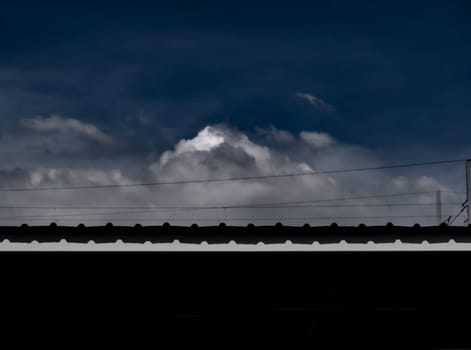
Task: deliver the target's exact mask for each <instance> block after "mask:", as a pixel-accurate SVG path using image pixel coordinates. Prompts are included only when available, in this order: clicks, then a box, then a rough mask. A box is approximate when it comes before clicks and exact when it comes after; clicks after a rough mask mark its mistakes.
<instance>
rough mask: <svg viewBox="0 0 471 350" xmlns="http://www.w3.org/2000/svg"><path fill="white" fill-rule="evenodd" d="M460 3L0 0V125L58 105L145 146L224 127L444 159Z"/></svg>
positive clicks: (461, 81)
mask: <svg viewBox="0 0 471 350" xmlns="http://www.w3.org/2000/svg"><path fill="white" fill-rule="evenodd" d="M470 10H471V5H470V4H469V3H468V2H467V1H394V2H387V3H386V2H378V1H323V2H320V1H319V2H317V1H286V2H274V1H270V2H268V1H266V2H265V1H258V2H255V1H234V2H230V3H229V2H225V1H169V2H167V3H163V2H158V1H153V2H150V1H149V2H145V1H113V2H111V1H110V2H103V1H102V2H97V1H93V2H92V1H76V2H74V1H67V2H64V1H61V2H59V1H57V2H55V1H30V2H28V1H11V2H10V3H8V1H5V2H2V4H1V5H0V45H1V49H0V50H1V54H0V115H1V117H0V128H1V129H0V130H1V132H0V134H9V135H12V134H13V135H14V134H15V133H18V134H19V135H21V133H22V132H23V131H22V130H21V128H19V127H18V120H19V119H20V118H33V117H35V116H45V117H46V116H49V115H51V114H58V115H61V116H64V117H68V118H75V119H78V120H81V121H83V122H86V123H90V124H94V125H96V126H97V127H99V128H100V129H101V130H104V131H105V132H107V133H108V134H111V135H114V137H118V138H119V139H121V140H122V141H123V142H122V144H121V149H120V151H121V152H128V153H130V154H132V153H142V154H146V153H148V152H150V151H159V150H162V149H164V148H168V147H170V146H171V145H173V144H174V143H175V142H176V141H178V140H179V139H180V138H182V137H190V136H193V135H194V134H195V133H196V132H197V131H198V130H200V129H201V128H202V127H204V126H206V125H208V124H213V123H221V122H223V123H228V124H229V125H231V126H233V127H236V128H239V129H241V130H242V131H246V132H249V133H250V132H253V131H254V129H255V128H256V127H262V128H264V127H269V126H270V125H274V126H276V127H277V128H280V129H286V130H289V131H291V132H293V133H297V132H299V131H302V130H318V131H322V132H328V133H330V134H331V135H333V136H334V137H335V138H336V139H339V140H341V141H343V142H346V143H352V144H357V145H361V146H365V147H366V148H369V149H375V150H377V151H380V152H384V153H385V154H411V152H412V153H413V152H414V150H415V152H417V154H424V157H427V158H434V157H433V155H434V154H444V153H445V154H449V155H450V156H452V157H453V156H455V155H456V154H457V152H461V153H466V152H467V151H468V152H469V151H471V142H470V139H469V119H470V117H471V108H470V105H469V101H470V92H471V65H470V62H471V45H470V43H471V37H470V35H471V25H470V21H469V19H470V15H471V11H470ZM296 93H309V94H312V95H314V96H317V97H318V98H320V99H322V100H323V101H325V103H326V104H328V105H331V106H333V107H332V109H331V110H325V109H324V110H323V109H322V108H315V106H313V105H312V104H310V103H308V102H307V101H306V100H305V99H302V98H299V97H296ZM139 117H141V120H146V121H147V122H145V123H142V122H139ZM116 135H118V136H116ZM114 151H116V150H114Z"/></svg>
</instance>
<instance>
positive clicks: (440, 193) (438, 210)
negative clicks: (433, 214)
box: [435, 190, 442, 226]
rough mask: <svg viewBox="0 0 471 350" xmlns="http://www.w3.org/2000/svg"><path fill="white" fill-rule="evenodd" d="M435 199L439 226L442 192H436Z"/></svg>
mask: <svg viewBox="0 0 471 350" xmlns="http://www.w3.org/2000/svg"><path fill="white" fill-rule="evenodd" d="M435 198H436V202H435V203H436V205H437V225H438V226H440V224H441V223H442V191H440V190H437V192H436V197H435Z"/></svg>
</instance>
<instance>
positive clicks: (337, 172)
mask: <svg viewBox="0 0 471 350" xmlns="http://www.w3.org/2000/svg"><path fill="white" fill-rule="evenodd" d="M464 161H466V159H451V160H438V161H430V162H418V163H406V164H395V165H383V166H377V167H363V168H351V169H335V170H321V171H310V172H300V173H289V174H273V175H259V176H244V177H231V178H216V179H195V180H182V181H163V182H148V183H129V184H113V185H84V186H61V187H28V188H1V189H0V192H30V191H59V190H89V189H107V188H122V187H143V186H162V185H183V184H197V183H213V182H232V181H247V180H263V179H271V178H285V177H297V176H311V175H328V174H342V173H352V172H364V171H375V170H385V169H399V168H410V167H421V166H429V165H440V164H441V165H443V164H451V163H458V162H464Z"/></svg>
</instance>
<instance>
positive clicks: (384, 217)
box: [9, 215, 436, 222]
mask: <svg viewBox="0 0 471 350" xmlns="http://www.w3.org/2000/svg"><path fill="white" fill-rule="evenodd" d="M394 218H436V216H435V215H380V216H311V217H264V218H262V217H236V218H228V219H227V221H289V220H352V219H394ZM31 219H32V220H39V221H49V220H50V218H46V217H44V218H31ZM9 220H11V221H20V220H21V218H16V219H9ZM104 220H106V219H87V221H100V222H101V221H104ZM132 220H136V218H117V219H113V221H132ZM172 220H173V221H193V222H197V221H221V219H220V218H187V217H185V218H145V219H139V221H153V222H155V221H172ZM61 221H77V220H75V219H63V220H61Z"/></svg>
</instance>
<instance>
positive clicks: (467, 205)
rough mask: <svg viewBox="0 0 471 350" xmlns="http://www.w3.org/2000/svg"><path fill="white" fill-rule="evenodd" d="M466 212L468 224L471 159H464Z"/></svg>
mask: <svg viewBox="0 0 471 350" xmlns="http://www.w3.org/2000/svg"><path fill="white" fill-rule="evenodd" d="M465 166H466V213H467V214H468V215H467V219H468V225H469V224H471V222H470V221H469V220H470V219H471V205H470V204H471V169H470V166H471V159H467V160H466V164H465Z"/></svg>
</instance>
